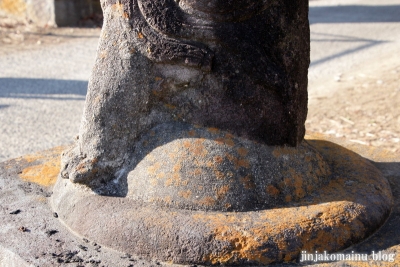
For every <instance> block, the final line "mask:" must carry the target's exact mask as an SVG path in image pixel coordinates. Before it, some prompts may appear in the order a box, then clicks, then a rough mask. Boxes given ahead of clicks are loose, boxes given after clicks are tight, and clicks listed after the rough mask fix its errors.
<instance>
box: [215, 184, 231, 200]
mask: <svg viewBox="0 0 400 267" xmlns="http://www.w3.org/2000/svg"><path fill="white" fill-rule="evenodd" d="M229 188H230V187H229V185H223V186H221V187H220V188H217V199H218V200H220V199H222V198H224V197H225V196H226V194H227V193H228V191H229Z"/></svg>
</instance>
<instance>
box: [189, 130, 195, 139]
mask: <svg viewBox="0 0 400 267" xmlns="http://www.w3.org/2000/svg"><path fill="white" fill-rule="evenodd" d="M196 134H197V133H196V131H195V130H190V131H189V132H188V135H189V136H191V137H193V136H196Z"/></svg>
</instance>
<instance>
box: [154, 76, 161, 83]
mask: <svg viewBox="0 0 400 267" xmlns="http://www.w3.org/2000/svg"><path fill="white" fill-rule="evenodd" d="M162 79H163V78H161V77H155V78H154V80H156V81H157V82H158V81H161V80H162Z"/></svg>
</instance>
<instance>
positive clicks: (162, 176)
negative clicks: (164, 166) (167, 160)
mask: <svg viewBox="0 0 400 267" xmlns="http://www.w3.org/2000/svg"><path fill="white" fill-rule="evenodd" d="M156 177H157V179H163V178H165V173H164V172H160V173H158V174H157V175H156Z"/></svg>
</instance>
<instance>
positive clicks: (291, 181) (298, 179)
mask: <svg viewBox="0 0 400 267" xmlns="http://www.w3.org/2000/svg"><path fill="white" fill-rule="evenodd" d="M287 174H288V175H289V177H290V178H285V179H284V181H285V183H286V184H287V185H291V186H293V187H294V194H295V196H296V198H297V199H299V198H302V197H304V196H305V194H306V193H305V191H304V189H303V178H302V176H301V175H299V174H298V173H297V172H296V170H295V169H293V168H289V169H288V171H287Z"/></svg>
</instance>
